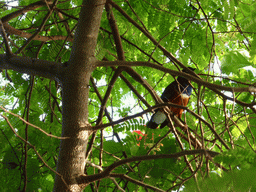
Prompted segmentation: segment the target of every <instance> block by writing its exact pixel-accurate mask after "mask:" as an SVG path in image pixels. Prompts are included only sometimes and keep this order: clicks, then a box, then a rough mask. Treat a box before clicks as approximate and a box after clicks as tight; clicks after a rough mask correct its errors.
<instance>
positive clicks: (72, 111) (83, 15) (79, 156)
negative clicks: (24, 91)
mask: <svg viewBox="0 0 256 192" xmlns="http://www.w3.org/2000/svg"><path fill="white" fill-rule="evenodd" d="M103 7H104V0H94V1H91V0H84V2H83V5H82V8H81V12H80V17H79V18H80V19H79V21H78V27H77V31H76V34H75V39H74V44H73V47H72V52H71V57H70V60H69V62H68V63H67V67H66V68H65V69H64V70H63V72H62V74H61V75H60V76H61V83H62V92H63V95H62V107H63V114H62V117H63V122H62V136H63V137H68V138H69V139H64V140H62V141H61V145H60V152H59V159H58V165H57V172H58V173H59V174H60V175H62V178H61V177H60V176H58V175H56V178H55V186H54V190H53V191H58V192H59V191H82V190H83V189H84V187H85V186H86V184H84V183H83V184H78V183H77V178H78V177H79V176H81V175H83V174H84V167H85V152H86V145H87V141H88V138H89V136H90V134H91V130H90V124H89V123H88V95H89V80H90V76H91V73H92V71H93V69H94V66H95V62H96V59H95V57H94V51H95V47H96V43H97V36H98V30H99V27H100V21H101V15H102V10H103ZM64 181H65V182H64Z"/></svg>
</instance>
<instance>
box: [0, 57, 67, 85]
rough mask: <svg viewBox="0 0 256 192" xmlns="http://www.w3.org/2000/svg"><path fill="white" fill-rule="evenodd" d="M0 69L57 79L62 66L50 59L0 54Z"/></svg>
mask: <svg viewBox="0 0 256 192" xmlns="http://www.w3.org/2000/svg"><path fill="white" fill-rule="evenodd" d="M0 69H12V70H14V71H17V72H19V73H26V74H28V75H38V76H41V77H46V78H49V79H53V80H56V81H59V80H60V77H61V72H62V70H63V66H62V64H60V63H57V62H52V61H45V60H40V59H33V58H29V57H20V56H12V57H8V56H6V55H3V54H0Z"/></svg>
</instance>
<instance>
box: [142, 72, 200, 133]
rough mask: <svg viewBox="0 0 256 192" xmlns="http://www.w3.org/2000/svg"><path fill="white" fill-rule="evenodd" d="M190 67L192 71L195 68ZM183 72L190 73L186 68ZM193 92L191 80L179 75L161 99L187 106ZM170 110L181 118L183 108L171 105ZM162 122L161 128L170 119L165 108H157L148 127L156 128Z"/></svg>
mask: <svg viewBox="0 0 256 192" xmlns="http://www.w3.org/2000/svg"><path fill="white" fill-rule="evenodd" d="M188 68H189V69H190V70H192V71H194V70H195V69H194V68H192V67H188ZM182 72H185V73H188V71H187V70H186V69H183V70H182ZM191 92H192V87H191V85H190V83H189V80H187V79H185V78H184V77H178V78H177V80H175V81H174V82H172V83H171V84H170V85H168V86H167V87H166V89H165V90H164V92H163V94H162V96H161V99H162V100H163V101H164V102H171V103H174V104H177V105H182V106H187V104H188V101H189V98H190V95H191ZM170 110H171V111H172V112H173V114H175V115H177V117H178V118H181V115H182V113H183V109H181V108H176V107H170ZM160 124H161V126H160V128H163V127H165V126H166V125H167V124H168V121H167V117H166V115H165V113H164V112H163V110H162V109H157V110H156V111H155V113H154V114H153V115H152V117H151V119H150V121H149V122H148V123H147V127H148V128H150V129H156V128H157V127H158V125H160Z"/></svg>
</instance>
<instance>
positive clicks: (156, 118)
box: [147, 110, 166, 129]
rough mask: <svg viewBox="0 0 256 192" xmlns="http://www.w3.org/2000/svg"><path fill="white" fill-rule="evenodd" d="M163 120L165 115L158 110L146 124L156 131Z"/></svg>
mask: <svg viewBox="0 0 256 192" xmlns="http://www.w3.org/2000/svg"><path fill="white" fill-rule="evenodd" d="M165 120H166V116H165V114H164V113H163V112H162V111H160V110H158V111H156V113H155V114H154V115H152V117H151V119H150V121H149V122H148V123H147V127H148V128H150V129H156V128H157V127H158V125H160V124H162V123H163V122H164V121H165Z"/></svg>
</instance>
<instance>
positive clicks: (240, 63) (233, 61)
mask: <svg viewBox="0 0 256 192" xmlns="http://www.w3.org/2000/svg"><path fill="white" fill-rule="evenodd" d="M221 64H222V67H221V70H222V72H223V73H226V74H228V75H229V74H230V73H235V74H238V71H239V69H241V68H244V67H247V66H252V65H253V64H252V63H251V62H249V61H248V59H247V58H246V57H245V56H243V55H242V54H241V53H239V52H237V51H236V52H229V53H227V54H226V55H225V56H224V58H223V59H222V61H221Z"/></svg>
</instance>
